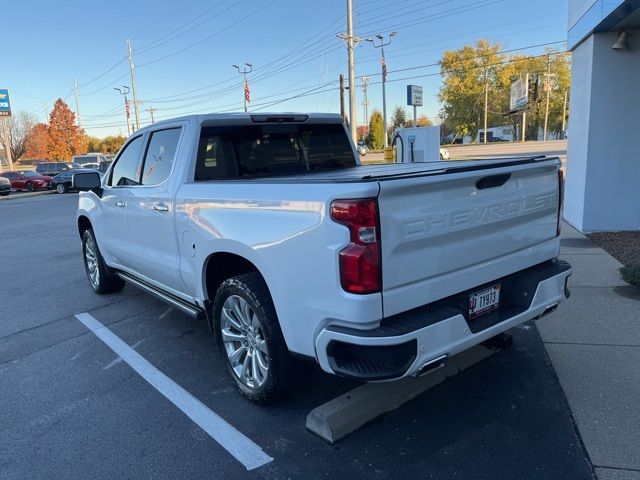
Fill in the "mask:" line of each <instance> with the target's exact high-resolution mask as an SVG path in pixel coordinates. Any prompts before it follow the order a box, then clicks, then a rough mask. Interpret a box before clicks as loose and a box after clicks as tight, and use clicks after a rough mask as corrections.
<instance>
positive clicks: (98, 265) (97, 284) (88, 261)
mask: <svg viewBox="0 0 640 480" xmlns="http://www.w3.org/2000/svg"><path fill="white" fill-rule="evenodd" d="M82 257H83V259H84V268H85V271H86V272H87V278H88V279H89V284H90V285H91V288H93V291H94V292H96V293H100V294H103V293H112V292H117V291H119V290H122V287H124V280H122V279H121V278H120V277H118V276H116V275H114V274H113V273H112V272H111V271H110V270H109V267H107V265H106V263H104V259H103V258H102V255H101V254H100V250H99V249H98V243H97V242H96V237H95V235H94V233H93V230H91V229H89V230H86V231H85V232H84V233H83V234H82Z"/></svg>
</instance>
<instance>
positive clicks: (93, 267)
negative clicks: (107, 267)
mask: <svg viewBox="0 0 640 480" xmlns="http://www.w3.org/2000/svg"><path fill="white" fill-rule="evenodd" d="M84 261H85V263H86V264H87V273H88V274H89V281H90V282H91V285H93V286H94V287H96V288H97V287H98V285H99V283H100V269H99V268H98V249H97V247H96V242H95V240H94V239H93V237H91V236H90V237H89V238H88V240H87V242H86V243H85V245H84Z"/></svg>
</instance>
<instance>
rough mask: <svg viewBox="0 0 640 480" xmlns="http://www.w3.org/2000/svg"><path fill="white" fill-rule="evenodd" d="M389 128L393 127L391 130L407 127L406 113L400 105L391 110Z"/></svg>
mask: <svg viewBox="0 0 640 480" xmlns="http://www.w3.org/2000/svg"><path fill="white" fill-rule="evenodd" d="M411 123H413V122H411ZM391 126H392V127H393V130H396V129H398V128H402V127H408V126H409V125H408V124H407V112H406V110H405V109H404V108H403V107H401V106H400V105H396V108H395V109H394V110H393V115H392V116H391Z"/></svg>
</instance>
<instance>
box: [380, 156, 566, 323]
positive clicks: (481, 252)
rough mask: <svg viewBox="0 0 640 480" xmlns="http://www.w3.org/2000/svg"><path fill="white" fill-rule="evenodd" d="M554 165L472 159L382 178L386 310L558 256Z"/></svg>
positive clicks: (399, 309)
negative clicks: (458, 164) (454, 165)
mask: <svg viewBox="0 0 640 480" xmlns="http://www.w3.org/2000/svg"><path fill="white" fill-rule="evenodd" d="M559 165H560V162H559V160H558V159H557V158H552V159H544V160H540V159H538V160H535V161H531V162H528V163H518V164H505V163H491V164H487V162H480V161H478V162H469V163H468V164H467V165H465V166H464V167H462V168H459V167H457V168H451V169H447V170H446V171H435V172H427V173H426V174H424V175H415V176H404V177H401V178H393V177H391V178H385V179H380V180H379V185H380V193H379V199H378V201H379V208H380V228H381V236H382V287H383V292H382V295H383V304H384V316H385V317H386V316H389V315H395V314H397V313H400V312H402V311H405V310H409V309H412V308H415V307H419V306H422V305H425V304H427V303H430V302H433V301H435V300H438V299H441V298H444V297H447V296H449V295H453V294H455V293H458V292H461V291H464V290H468V289H470V288H473V287H475V286H479V285H482V284H485V283H487V282H490V281H492V280H494V279H496V278H499V277H502V276H505V275H508V274H510V273H513V272H516V271H518V270H522V269H524V268H527V267H530V266H532V265H535V264H537V263H540V262H543V261H545V260H548V259H550V258H553V257H556V256H557V255H558V251H559V241H558V238H557V236H556V229H557V215H558V200H559V197H558V196H559V188H558V173H557V172H558V168H559ZM443 166H446V162H443Z"/></svg>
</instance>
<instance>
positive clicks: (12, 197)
mask: <svg viewBox="0 0 640 480" xmlns="http://www.w3.org/2000/svg"><path fill="white" fill-rule="evenodd" d="M51 193H56V191H55V190H41V191H39V192H29V193H17V192H12V193H11V194H9V195H7V196H6V197H0V202H2V201H5V200H19V199H21V198H29V197H37V196H38V195H49V194H51Z"/></svg>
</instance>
